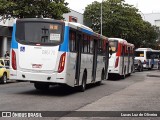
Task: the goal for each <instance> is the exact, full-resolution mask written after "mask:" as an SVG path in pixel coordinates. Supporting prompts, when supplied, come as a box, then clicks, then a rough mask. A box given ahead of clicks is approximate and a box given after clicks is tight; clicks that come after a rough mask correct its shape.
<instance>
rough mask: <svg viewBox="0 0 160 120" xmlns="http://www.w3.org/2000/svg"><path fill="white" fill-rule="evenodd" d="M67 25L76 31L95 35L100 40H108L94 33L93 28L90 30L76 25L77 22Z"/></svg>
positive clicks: (67, 23)
mask: <svg viewBox="0 0 160 120" xmlns="http://www.w3.org/2000/svg"><path fill="white" fill-rule="evenodd" d="M65 24H66V26H69V27H71V28H74V29H78V30H80V31H83V32H85V33H88V34H90V35H94V36H96V37H98V38H102V39H107V37H105V36H103V35H100V34H98V33H96V32H94V31H93V30H92V29H91V28H89V27H87V26H85V25H83V24H80V23H75V22H65Z"/></svg>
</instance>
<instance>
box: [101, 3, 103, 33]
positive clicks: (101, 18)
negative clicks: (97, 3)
mask: <svg viewBox="0 0 160 120" xmlns="http://www.w3.org/2000/svg"><path fill="white" fill-rule="evenodd" d="M102 2H103V0H102ZM102 2H101V36H102V27H103V25H102V24H103V23H102V22H103V21H102V12H103V11H102Z"/></svg>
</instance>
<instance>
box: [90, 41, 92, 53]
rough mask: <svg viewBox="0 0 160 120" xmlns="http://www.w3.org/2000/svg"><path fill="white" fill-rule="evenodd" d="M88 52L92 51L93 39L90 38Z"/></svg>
mask: <svg viewBox="0 0 160 120" xmlns="http://www.w3.org/2000/svg"><path fill="white" fill-rule="evenodd" d="M90 53H91V54H92V53H93V39H90Z"/></svg>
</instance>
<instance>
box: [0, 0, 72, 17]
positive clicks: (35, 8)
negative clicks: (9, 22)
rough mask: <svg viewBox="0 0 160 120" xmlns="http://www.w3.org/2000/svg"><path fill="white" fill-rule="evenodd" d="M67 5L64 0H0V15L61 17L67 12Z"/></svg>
mask: <svg viewBox="0 0 160 120" xmlns="http://www.w3.org/2000/svg"><path fill="white" fill-rule="evenodd" d="M67 5H68V3H66V2H65V0H0V15H1V16H8V15H10V16H15V17H18V18H29V17H44V18H54V19H63V17H62V15H63V14H64V13H68V12H69V8H68V7H67Z"/></svg>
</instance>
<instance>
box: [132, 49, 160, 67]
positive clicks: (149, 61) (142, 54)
mask: <svg viewBox="0 0 160 120" xmlns="http://www.w3.org/2000/svg"><path fill="white" fill-rule="evenodd" d="M159 56H160V51H159V50H153V49H151V48H138V49H136V50H135V61H137V60H140V61H141V63H142V65H143V68H144V69H148V70H151V69H153V68H157V69H158V61H159Z"/></svg>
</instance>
